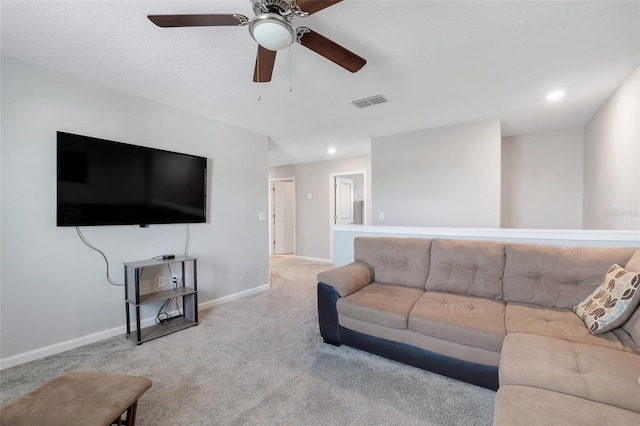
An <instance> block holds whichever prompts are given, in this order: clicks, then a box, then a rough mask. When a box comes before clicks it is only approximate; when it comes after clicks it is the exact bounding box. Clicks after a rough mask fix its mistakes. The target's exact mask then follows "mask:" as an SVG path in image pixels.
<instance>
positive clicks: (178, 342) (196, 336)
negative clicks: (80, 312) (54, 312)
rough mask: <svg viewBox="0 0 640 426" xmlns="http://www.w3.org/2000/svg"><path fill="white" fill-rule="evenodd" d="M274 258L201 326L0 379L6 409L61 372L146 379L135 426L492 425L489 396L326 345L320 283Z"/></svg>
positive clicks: (100, 346) (304, 268)
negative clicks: (259, 283) (261, 276)
mask: <svg viewBox="0 0 640 426" xmlns="http://www.w3.org/2000/svg"><path fill="white" fill-rule="evenodd" d="M329 267H330V266H329V265H326V264H322V263H315V262H308V261H301V260H296V259H293V258H291V257H287V256H277V257H273V258H272V259H271V284H272V285H271V288H270V289H269V290H268V291H265V292H263V293H260V294H257V295H254V296H251V297H248V298H245V299H242V300H239V301H235V302H232V303H228V304H225V305H220V306H216V307H214V308H211V309H207V310H204V311H201V312H200V325H198V326H197V327H191V328H189V329H185V330H182V331H179V332H177V333H174V334H171V335H168V336H165V337H162V338H159V339H156V340H153V341H150V342H147V343H144V344H142V345H140V346H136V345H135V344H133V343H132V342H131V341H129V340H127V339H126V338H125V337H123V336H120V337H115V338H111V339H107V340H104V341H102V342H98V343H95V344H92V345H87V346H84V347H81V348H77V349H74V350H72V351H68V352H65V353H62V354H58V355H55V356H50V357H47V358H44V359H41V360H38V361H34V362H30V363H27V364H23V365H20V366H17V367H13V368H9V369H6V370H3V371H2V372H1V376H0V390H1V403H2V406H4V405H6V404H8V403H9V402H11V401H13V400H14V399H16V398H18V397H19V396H21V395H23V394H25V393H27V392H28V391H30V390H32V389H34V388H35V387H37V386H39V385H40V384H42V383H44V382H46V381H48V380H50V379H52V378H54V377H57V376H59V375H60V374H63V373H65V372H68V371H100V372H106V373H109V372H111V373H122V374H134V375H140V376H144V377H147V378H149V379H151V381H153V386H152V387H151V389H150V390H149V391H148V392H147V393H145V394H144V395H143V396H142V398H141V399H140V401H139V404H138V417H137V419H138V425H140V426H145V425H147V426H148V425H153V426H158V425H178V424H181V425H490V424H491V423H492V418H493V404H494V400H495V393H494V392H492V391H489V390H486V389H482V388H479V387H476V386H473V385H469V384H466V383H463V382H458V381H456V380H453V379H449V378H446V377H442V376H438V375H435V374H432V373H429V372H426V371H423V370H420V369H416V368H413V367H409V366H406V365H403V364H399V363H396V362H393V361H389V360H386V359H383V358H380V357H377V356H375V355H371V354H368V353H366V352H362V351H359V350H357V349H353V348H349V347H346V346H341V347H333V346H330V345H326V344H324V343H322V339H321V337H320V335H319V332H318V318H317V313H316V303H317V300H316V279H315V277H316V274H317V273H318V272H319V271H322V270H324V269H327V268H329Z"/></svg>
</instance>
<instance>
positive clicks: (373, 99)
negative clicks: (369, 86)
mask: <svg viewBox="0 0 640 426" xmlns="http://www.w3.org/2000/svg"><path fill="white" fill-rule="evenodd" d="M385 102H387V100H386V99H385V98H384V96H382V95H375V96H369V97H368V98H362V99H356V100H355V101H351V103H352V104H353V105H354V106H356V107H357V108H364V107H368V106H371V105H377V104H383V103H385Z"/></svg>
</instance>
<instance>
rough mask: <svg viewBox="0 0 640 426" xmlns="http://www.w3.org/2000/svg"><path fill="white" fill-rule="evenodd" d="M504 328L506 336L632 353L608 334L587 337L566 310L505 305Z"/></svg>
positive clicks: (578, 322) (616, 337)
mask: <svg viewBox="0 0 640 426" xmlns="http://www.w3.org/2000/svg"><path fill="white" fill-rule="evenodd" d="M505 325H506V328H507V334H509V333H528V334H536V335H539V336H549V337H556V338H558V339H563V340H568V341H570V342H576V343H586V344H589V345H595V346H601V347H605V348H610V349H617V350H623V351H628V352H633V351H634V349H633V348H631V347H629V346H628V344H625V342H623V341H622V340H621V339H620V338H619V337H618V336H617V335H616V334H614V332H612V331H608V332H606V333H602V334H599V335H597V336H593V335H591V334H590V333H589V330H587V327H585V325H584V322H582V320H581V319H580V318H578V316H577V315H576V314H575V313H574V312H573V311H571V310H569V309H559V308H544V307H541V306H536V305H526V304H520V303H507V309H506V315H505Z"/></svg>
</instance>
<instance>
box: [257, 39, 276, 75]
mask: <svg viewBox="0 0 640 426" xmlns="http://www.w3.org/2000/svg"><path fill="white" fill-rule="evenodd" d="M275 63H276V52H274V51H273V50H268V49H265V48H264V47H262V46H260V45H258V54H257V55H256V67H255V69H254V70H253V81H254V82H256V83H266V82H268V81H271V74H273V66H274V65H275Z"/></svg>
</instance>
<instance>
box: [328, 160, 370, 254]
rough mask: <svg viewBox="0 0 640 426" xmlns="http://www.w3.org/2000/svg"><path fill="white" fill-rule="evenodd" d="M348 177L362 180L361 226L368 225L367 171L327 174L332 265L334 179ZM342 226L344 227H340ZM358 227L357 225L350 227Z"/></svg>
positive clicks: (334, 202)
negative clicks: (357, 177)
mask: <svg viewBox="0 0 640 426" xmlns="http://www.w3.org/2000/svg"><path fill="white" fill-rule="evenodd" d="M349 175H362V176H363V180H364V187H363V188H364V203H363V207H362V225H368V217H369V216H368V215H367V210H368V204H369V200H368V197H367V171H366V170H356V171H349V172H341V173H330V174H329V256H330V257H329V259H330V260H331V263H333V226H334V225H335V224H334V223H333V215H334V214H335V204H336V201H335V200H336V188H335V187H334V182H335V178H336V177H338V176H345V177H346V176H349ZM342 226H344V225H342ZM352 226H359V225H352Z"/></svg>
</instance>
